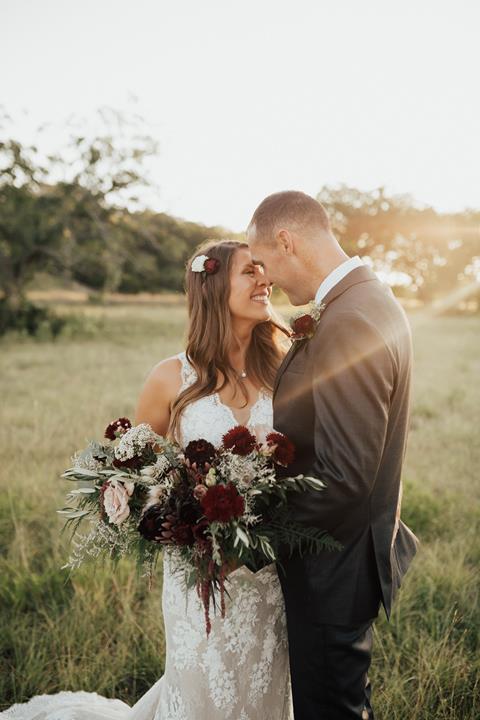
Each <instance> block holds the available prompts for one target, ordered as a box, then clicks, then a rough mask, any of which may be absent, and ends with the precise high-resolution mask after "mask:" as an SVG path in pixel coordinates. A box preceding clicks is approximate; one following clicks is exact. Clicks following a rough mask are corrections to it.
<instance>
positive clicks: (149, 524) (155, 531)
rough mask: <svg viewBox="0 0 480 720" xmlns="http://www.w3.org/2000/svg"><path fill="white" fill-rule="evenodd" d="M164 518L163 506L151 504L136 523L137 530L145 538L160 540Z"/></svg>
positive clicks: (163, 529)
mask: <svg viewBox="0 0 480 720" xmlns="http://www.w3.org/2000/svg"><path fill="white" fill-rule="evenodd" d="M165 519H166V518H165V512H164V510H163V508H162V507H161V506H160V505H151V506H150V507H149V508H148V509H147V510H145V512H144V513H143V515H142V518H141V520H140V522H139V524H138V532H139V533H140V535H142V537H144V538H145V540H151V541H152V542H162V540H163V532H164V531H165V528H164V527H163V523H164V522H165Z"/></svg>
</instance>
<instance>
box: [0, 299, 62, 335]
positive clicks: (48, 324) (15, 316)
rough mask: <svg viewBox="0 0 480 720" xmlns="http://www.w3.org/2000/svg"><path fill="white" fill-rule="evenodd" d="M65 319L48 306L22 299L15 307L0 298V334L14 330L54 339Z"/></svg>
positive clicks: (21, 333) (22, 333) (60, 330)
mask: <svg viewBox="0 0 480 720" xmlns="http://www.w3.org/2000/svg"><path fill="white" fill-rule="evenodd" d="M66 324H67V320H66V319H65V318H62V317H60V316H59V315H57V314H56V313H54V312H52V311H51V310H49V309H48V308H44V307H38V306H37V305H33V303H31V302H29V301H28V300H22V301H21V302H20V304H19V305H18V306H17V307H15V308H14V307H12V305H11V304H10V303H9V302H8V301H7V300H6V299H5V298H1V299H0V335H4V334H5V333H7V332H9V331H15V332H18V333H20V335H32V336H35V337H37V338H42V339H54V338H56V337H57V336H58V335H59V334H60V333H61V332H62V330H63V328H64V327H65V325H66Z"/></svg>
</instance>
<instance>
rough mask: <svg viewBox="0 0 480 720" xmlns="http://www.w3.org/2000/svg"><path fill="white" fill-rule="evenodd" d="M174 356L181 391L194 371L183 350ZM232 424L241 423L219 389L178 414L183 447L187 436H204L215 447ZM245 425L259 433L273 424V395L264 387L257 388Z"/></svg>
mask: <svg viewBox="0 0 480 720" xmlns="http://www.w3.org/2000/svg"><path fill="white" fill-rule="evenodd" d="M177 358H178V359H179V360H180V362H181V364H182V387H181V389H180V391H182V390H184V389H185V388H187V387H189V386H190V385H192V384H193V383H194V382H195V380H196V379H197V373H196V371H195V368H193V367H192V365H191V364H190V363H189V361H188V360H187V357H186V354H185V352H181V353H179V354H178V355H177ZM235 425H240V423H239V422H238V420H237V419H236V418H235V415H234V414H233V411H232V409H231V408H230V407H228V405H225V404H224V403H223V402H222V401H221V400H220V397H219V395H218V393H213V394H212V395H207V396H206V397H203V398H200V399H199V400H195V402H192V403H190V404H189V405H187V407H186V408H185V409H184V410H183V412H182V415H181V417H180V438H179V439H180V444H181V445H182V446H183V447H185V446H186V445H187V444H188V443H189V442H190V440H198V439H199V438H203V439H204V440H208V441H209V442H211V443H212V445H215V446H216V447H218V446H219V445H220V444H221V442H222V437H223V435H225V433H227V432H228V431H229V430H231V428H232V427H235ZM247 427H248V428H250V430H252V432H254V433H256V434H257V436H262V435H263V434H264V433H265V432H269V431H270V430H271V429H272V427H273V408H272V397H271V394H270V393H269V392H268V391H267V390H266V389H264V388H262V389H261V390H260V392H259V394H258V398H257V400H256V402H255V403H254V404H253V405H252V407H251V409H250V417H249V419H248V422H247Z"/></svg>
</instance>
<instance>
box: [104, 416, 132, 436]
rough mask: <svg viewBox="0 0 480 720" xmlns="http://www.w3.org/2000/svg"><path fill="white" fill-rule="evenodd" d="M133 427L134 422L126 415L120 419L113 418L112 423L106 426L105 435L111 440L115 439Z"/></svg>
mask: <svg viewBox="0 0 480 720" xmlns="http://www.w3.org/2000/svg"><path fill="white" fill-rule="evenodd" d="M131 427H132V423H131V422H130V420H129V419H128V418H126V417H121V418H118V420H112V422H111V423H110V425H107V427H106V430H105V437H106V438H108V439H109V440H115V439H116V438H117V437H120V436H121V435H123V434H124V433H126V432H127V430H130V428H131Z"/></svg>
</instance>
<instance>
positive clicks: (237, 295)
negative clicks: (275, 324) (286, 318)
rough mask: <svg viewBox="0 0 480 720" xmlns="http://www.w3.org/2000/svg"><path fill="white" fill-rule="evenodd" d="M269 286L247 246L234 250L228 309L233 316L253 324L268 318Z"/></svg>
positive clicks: (270, 291)
mask: <svg viewBox="0 0 480 720" xmlns="http://www.w3.org/2000/svg"><path fill="white" fill-rule="evenodd" d="M271 293H272V289H271V286H270V284H269V282H268V281H267V279H266V278H265V273H264V270H263V267H262V266H261V265H259V264H254V262H253V260H252V254H251V252H250V250H249V249H248V248H239V249H238V250H236V252H235V254H234V256H233V258H232V265H231V268H230V298H229V302H228V304H229V309H230V313H231V314H232V317H233V318H236V319H241V320H251V321H252V322H253V323H254V324H258V323H261V322H265V321H266V320H269V319H270V295H271Z"/></svg>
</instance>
